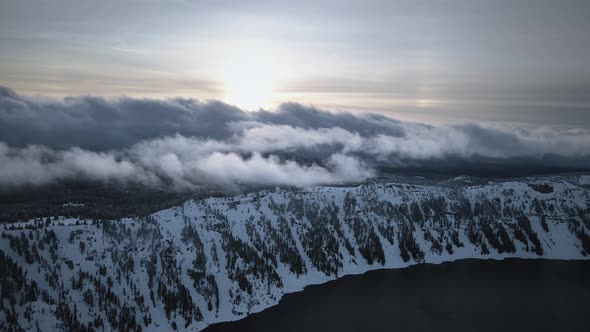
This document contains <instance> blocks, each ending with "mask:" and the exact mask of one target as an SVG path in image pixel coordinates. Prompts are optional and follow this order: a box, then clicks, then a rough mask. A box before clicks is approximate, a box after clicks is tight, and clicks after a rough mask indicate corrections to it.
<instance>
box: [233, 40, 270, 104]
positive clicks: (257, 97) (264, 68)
mask: <svg viewBox="0 0 590 332" xmlns="http://www.w3.org/2000/svg"><path fill="white" fill-rule="evenodd" d="M275 83H276V69H275V65H274V63H273V61H272V58H271V57H270V56H269V55H268V54H265V53H263V52H257V51H244V52H241V53H237V54H234V55H232V56H230V57H229V59H228V61H227V63H226V64H225V65H224V85H225V98H224V99H225V101H226V102H228V103H230V104H232V105H236V106H238V107H240V108H243V109H246V110H248V111H255V110H258V109H259V108H267V107H269V106H270V102H271V99H272V95H273V91H274V88H275Z"/></svg>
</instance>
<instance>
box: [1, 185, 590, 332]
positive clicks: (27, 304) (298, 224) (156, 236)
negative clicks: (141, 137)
mask: <svg viewBox="0 0 590 332" xmlns="http://www.w3.org/2000/svg"><path fill="white" fill-rule="evenodd" d="M4 228H5V229H4V230H3V232H2V238H1V239H0V261H1V263H2V266H3V268H4V269H5V273H3V275H2V277H1V278H2V279H1V281H2V283H1V284H0V287H2V288H1V293H2V294H1V295H2V301H3V302H2V310H1V311H0V329H2V330H7V331H10V330H12V329H14V330H19V329H22V330H35V327H38V328H39V329H40V330H42V331H47V330H60V329H61V330H81V331H89V330H96V331H110V330H113V329H118V330H123V331H127V330H135V331H141V330H143V331H166V330H175V329H176V330H181V331H184V330H188V331H199V330H202V329H204V328H205V327H206V326H208V325H210V324H213V323H216V322H222V321H228V320H235V319H239V318H242V317H244V316H246V315H247V314H249V313H253V312H258V311H261V310H263V309H265V308H268V307H270V306H272V305H275V304H276V303H278V301H279V300H280V298H281V296H282V295H283V294H285V293H289V292H295V291H299V290H301V289H303V287H305V286H306V285H310V284H318V283H323V282H326V281H329V280H333V279H335V278H337V277H339V276H342V275H347V274H359V273H364V272H366V271H368V270H373V269H381V268H400V267H405V266H408V265H412V264H417V263H423V262H427V263H440V262H445V261H451V260H456V259H461V258H493V259H502V258H504V257H524V258H537V257H544V258H554V259H587V258H588V255H590V236H589V234H590V193H589V191H588V189H587V188H586V187H584V186H581V185H580V184H574V183H570V182H567V181H557V180H541V179H539V180H526V181H525V180H523V181H514V182H503V183H490V184H487V185H479V186H467V185H461V186H437V185H410V184H401V183H376V184H364V185H361V186H358V187H311V188H308V189H305V190H302V191H288V190H281V189H277V190H275V191H263V192H259V193H252V194H247V195H241V196H236V197H232V198H209V199H205V200H199V201H188V202H186V203H184V204H183V205H182V206H178V207H175V208H171V209H168V210H163V211H160V212H157V213H155V214H153V215H151V216H148V217H143V218H133V219H131V218H126V219H122V220H118V221H101V220H78V219H65V218H54V220H33V221H29V222H23V223H17V224H11V225H7V226H5V227H4ZM13 308H14V310H13Z"/></svg>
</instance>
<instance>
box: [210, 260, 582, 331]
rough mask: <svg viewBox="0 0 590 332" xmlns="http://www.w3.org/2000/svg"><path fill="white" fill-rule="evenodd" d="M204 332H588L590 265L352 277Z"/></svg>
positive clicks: (416, 270) (441, 268)
mask: <svg viewBox="0 0 590 332" xmlns="http://www.w3.org/2000/svg"><path fill="white" fill-rule="evenodd" d="M205 331H206V332H221V331H223V332H229V331H232V332H234V331H240V332H243V331H256V332H266V331H268V332H271V331H272V332H285V331H297V332H314V331H322V332H323V331H339V332H352V331H363V332H365V331H455V332H456V331H469V332H473V331H590V261H555V260H521V259H509V260H504V261H491V260H487V261H483V260H463V261H458V262H453V263H444V264H441V265H418V266H413V267H410V268H406V269H399V270H381V271H372V272H368V273H366V274H364V275H358V276H348V277H344V278H342V279H339V280H336V281H333V282H329V283H327V284H323V285H317V286H310V287H306V288H305V290H304V291H303V292H300V293H294V294H288V295H286V296H285V297H283V299H282V300H281V301H280V303H279V304H278V305H277V306H274V307H271V308H269V309H267V310H264V311H263V312H261V313H258V314H254V315H251V316H248V317H246V318H244V319H242V320H240V321H236V322H228V323H220V324H216V325H212V326H210V327H209V328H207V329H206V330H205Z"/></svg>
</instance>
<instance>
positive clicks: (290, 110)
mask: <svg viewBox="0 0 590 332" xmlns="http://www.w3.org/2000/svg"><path fill="white" fill-rule="evenodd" d="M482 160H483V161H482ZM490 160H492V161H493V162H494V163H499V164H501V165H505V166H506V167H511V166H514V165H520V166H527V165H530V166H548V167H550V166H559V167H575V168H589V167H590V132H589V131H588V130H586V129H576V130H560V129H556V128H551V127H542V128H532V129H531V128H529V129H525V128H522V127H504V128H499V127H490V126H483V125H480V124H473V123H471V124H462V125H453V126H431V125H426V124H420V123H409V122H401V121H397V120H394V119H391V118H389V117H385V116H383V115H378V114H362V115H353V114H350V113H336V112H334V113H332V112H327V111H322V110H318V109H315V108H311V107H304V106H301V105H299V104H293V103H290V104H283V105H281V106H280V107H279V108H278V109H277V110H276V111H263V110H261V111H258V112H245V111H242V110H240V109H238V108H236V107H232V106H229V105H226V104H223V103H220V102H216V101H210V102H199V101H196V100H192V99H169V100H150V99H133V98H118V99H104V98H99V97H70V98H65V99H64V100H53V99H51V100H48V99H40V98H36V99H33V98H27V97H22V96H19V95H17V94H15V93H14V92H13V91H11V90H10V89H7V88H2V87H0V165H1V167H0V186H2V187H3V188H15V187H22V186H26V185H42V184H48V183H53V182H56V181H62V180H77V179H84V180H94V181H101V182H108V183H111V182H112V183H139V184H145V185H149V186H169V187H172V188H177V189H187V188H189V189H190V188H194V187H195V186H199V185H203V184H214V185H224V186H226V185H235V184H239V183H243V184H253V185H275V184H276V185H291V186H300V187H302V186H308V185H314V184H331V183H343V182H358V181H363V180H365V179H367V178H371V177H374V176H377V175H378V174H379V171H378V170H379V169H380V168H382V167H387V168H394V169H395V168H396V167H408V166H417V167H420V166H424V165H430V166H432V165H440V167H448V165H460V164H464V163H468V164H470V165H473V164H477V163H481V162H484V161H486V162H489V161H490Z"/></svg>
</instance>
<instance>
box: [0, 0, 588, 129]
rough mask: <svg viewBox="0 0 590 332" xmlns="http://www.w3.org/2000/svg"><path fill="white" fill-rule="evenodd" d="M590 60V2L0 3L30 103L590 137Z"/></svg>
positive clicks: (0, 67) (4, 52) (4, 39)
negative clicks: (196, 103)
mask: <svg viewBox="0 0 590 332" xmlns="http://www.w3.org/2000/svg"><path fill="white" fill-rule="evenodd" d="M589 59H590V1H587V0H579V1H574V0H566V1H555V0H547V1H545V0H520V1H514V0H511V1H501V0H493V1H492V0H490V1H477V0H465V1H462V0H456V1H397V0H386V1H309V2H307V1H284V2H282V1H260V0H252V1H188V0H186V1H182V0H177V1H159V0H134V1H121V0H117V1H111V0H103V1H80V0H75V1H74V0H72V1H66V0H52V1H44V0H38V1H29V0H14V1H13V0H3V1H0V85H3V86H6V87H9V88H11V89H13V90H15V91H16V92H17V93H19V94H23V95H48V96H54V97H63V96H66V95H98V96H121V95H127V96H132V97H150V98H162V97H173V96H182V97H192V98H197V99H220V100H223V101H226V102H228V103H230V104H235V105H237V106H239V107H242V108H256V107H259V106H261V107H267V108H272V107H276V106H278V105H279V104H280V103H281V102H286V101H293V102H298V103H302V104H306V105H309V104H313V105H315V106H318V107H322V108H325V109H330V110H348V111H352V112H363V111H373V112H381V113H384V114H388V115H391V116H394V117H396V118H400V119H410V120H417V121H425V122H441V121H442V122H464V121H472V120H476V121H479V120H493V121H506V122H521V123H530V124H533V125H537V124H543V125H547V124H550V125H562V126H569V127H586V128H587V127H590V112H589V111H590V109H589V108H590V63H589ZM241 94H242V95H241ZM243 94H245V95H246V96H244V95H243Z"/></svg>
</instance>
